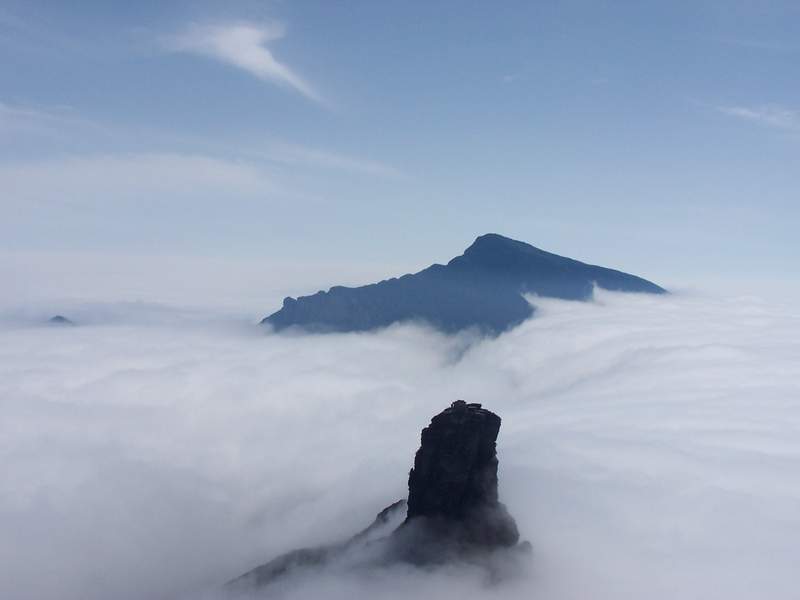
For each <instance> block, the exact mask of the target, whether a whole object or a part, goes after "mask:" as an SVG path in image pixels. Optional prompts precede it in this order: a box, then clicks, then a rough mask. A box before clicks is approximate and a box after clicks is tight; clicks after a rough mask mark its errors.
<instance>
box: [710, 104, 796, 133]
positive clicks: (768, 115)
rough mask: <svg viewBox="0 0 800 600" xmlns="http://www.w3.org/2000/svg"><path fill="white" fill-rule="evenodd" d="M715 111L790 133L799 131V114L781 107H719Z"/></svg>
mask: <svg viewBox="0 0 800 600" xmlns="http://www.w3.org/2000/svg"><path fill="white" fill-rule="evenodd" d="M717 110H719V111H720V112H721V113H723V114H725V115H728V116H730V117H736V118H738V119H744V120H746V121H752V122H754V123H759V124H761V125H766V126H769V127H774V128H776V129H783V130H785V131H792V132H797V131H800V112H798V111H796V110H792V109H789V108H785V107H782V106H777V105H765V106H759V107H745V106H720V107H718V108H717Z"/></svg>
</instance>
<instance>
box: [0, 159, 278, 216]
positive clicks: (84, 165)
mask: <svg viewBox="0 0 800 600" xmlns="http://www.w3.org/2000/svg"><path fill="white" fill-rule="evenodd" d="M0 189H3V190H4V193H3V195H2V197H0V206H2V207H5V208H10V207H32V206H33V207H36V206H59V205H91V204H98V203H99V204H102V205H107V206H113V205H114V204H120V203H126V202H150V203H167V204H168V203H170V202H175V203H177V202H191V201H192V199H193V198H195V199H199V198H206V197H208V196H209V195H213V194H214V193H216V194H224V196H220V197H224V198H226V199H230V198H231V197H235V196H236V195H239V196H241V195H246V196H254V195H258V194H266V193H269V192H272V191H274V185H273V184H272V182H271V181H270V178H269V177H268V176H267V174H266V173H265V172H264V171H263V170H262V169H259V168H258V167H256V166H254V165H252V164H248V163H244V162H235V161H230V160H222V159H217V158H211V157H208V156H199V155H186V154H175V153H140V154H122V155H114V154H112V155H98V156H77V157H67V158H57V159H50V160H43V161H27V162H20V163H5V164H2V165H0Z"/></svg>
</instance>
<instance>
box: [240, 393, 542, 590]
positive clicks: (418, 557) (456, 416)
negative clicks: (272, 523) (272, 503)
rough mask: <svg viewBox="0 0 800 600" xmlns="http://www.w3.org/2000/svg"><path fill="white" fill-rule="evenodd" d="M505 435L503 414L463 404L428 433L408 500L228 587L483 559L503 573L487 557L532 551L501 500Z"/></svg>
mask: <svg viewBox="0 0 800 600" xmlns="http://www.w3.org/2000/svg"><path fill="white" fill-rule="evenodd" d="M499 431H500V417H498V416H497V415H496V414H494V413H493V412H490V411H488V410H486V409H484V408H481V405H480V404H467V403H466V402H464V401H462V400H457V401H456V402H454V403H453V404H452V405H451V406H450V408H447V409H445V410H444V411H442V412H441V413H439V414H438V415H436V416H435V417H433V419H432V420H431V423H430V425H428V426H427V427H425V428H424V429H423V430H422V436H421V437H422V442H421V445H420V448H419V450H418V451H417V454H416V456H415V458H414V468H413V469H412V470H411V472H410V474H409V480H408V491H409V495H408V502H406V501H405V500H399V501H398V502H395V503H394V504H392V505H390V506H388V507H387V508H385V509H384V510H382V511H381V512H380V513H379V514H378V516H377V517H376V519H375V521H374V522H373V523H372V525H370V526H369V527H368V528H366V529H365V530H364V531H362V532H360V533H358V534H356V535H354V536H353V537H351V538H350V539H348V540H346V541H344V542H340V543H337V544H332V545H328V546H320V547H316V548H303V549H300V550H295V551H292V552H289V553H287V554H284V555H282V556H279V557H277V558H275V559H273V560H271V561H269V562H268V563H266V564H264V565H261V566H260V567H256V568H255V569H253V570H251V571H249V572H247V573H245V574H244V575H242V576H241V577H238V578H236V579H234V580H233V581H231V582H230V583H228V584H227V586H226V589H228V590H229V591H231V592H239V591H246V590H247V589H249V588H252V587H261V586H265V585H268V584H271V583H273V582H275V581H277V580H279V579H282V578H283V577H284V576H286V575H289V574H291V573H294V572H297V571H304V572H310V571H316V570H319V569H323V568H325V569H329V568H344V569H352V568H359V569H363V568H369V567H377V566H386V565H390V564H392V563H411V564H416V565H426V566H431V565H437V564H442V563H446V562H449V561H462V560H463V561H467V562H470V561H471V562H477V563H481V561H483V563H482V564H483V566H488V568H489V569H490V570H491V571H497V568H496V567H497V564H498V561H495V560H491V561H490V560H483V559H485V558H487V557H491V558H492V559H494V558H496V557H495V556H494V554H496V553H497V552H502V551H504V550H506V549H512V550H516V549H519V550H522V551H526V550H527V549H528V548H529V547H530V545H529V544H528V543H527V542H524V543H523V544H518V541H519V533H518V531H517V526H516V523H515V522H514V519H513V518H512V517H511V515H509V514H508V512H507V511H506V508H505V506H503V504H501V503H500V502H499V501H498V491H497V483H498V482H497V466H498V461H497V453H496V440H497V435H498V432H499ZM403 516H405V519H404V520H403ZM499 562H503V561H499ZM495 574H496V573H493V576H494V575H495Z"/></svg>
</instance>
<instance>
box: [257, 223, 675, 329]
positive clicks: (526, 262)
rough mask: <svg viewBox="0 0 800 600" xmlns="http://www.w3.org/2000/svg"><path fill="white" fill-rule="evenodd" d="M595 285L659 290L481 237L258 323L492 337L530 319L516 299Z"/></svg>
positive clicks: (301, 301) (573, 296)
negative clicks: (440, 260)
mask: <svg viewBox="0 0 800 600" xmlns="http://www.w3.org/2000/svg"><path fill="white" fill-rule="evenodd" d="M595 284H596V285H598V286H599V287H601V288H604V289H607V290H615V291H623V292H644V293H651V294H663V293H665V292H666V290H664V289H663V288H661V287H659V286H657V285H656V284H654V283H651V282H650V281H647V280H646V279H642V278H641V277H636V276H635V275H629V274H628V273H623V272H621V271H615V270H613V269H607V268H605V267H597V266H594V265H588V264H585V263H582V262H579V261H577V260H573V259H571V258H565V257H563V256H558V255H557V254H551V253H550V252H545V251H544V250H540V249H538V248H535V247H534V246H531V245H530V244H526V243H524V242H518V241H516V240H512V239H509V238H506V237H503V236H501V235H498V234H496V233H489V234H486V235H482V236H480V237H479V238H478V239H476V240H475V242H474V243H473V244H472V245H471V246H470V247H469V248H467V249H466V250H465V251H464V254H462V255H461V256H458V257H456V258H454V259H452V260H451V261H450V262H448V263H447V264H446V265H439V264H435V265H431V266H430V267H428V268H427V269H423V270H422V271H420V272H419V273H414V274H410V275H403V276H402V277H398V278H392V279H387V280H385V281H381V282H380V283H373V284H370V285H365V286H361V287H356V288H348V287H342V286H336V287H332V288H331V289H330V290H329V291H327V292H322V291H320V292H317V293H316V294H314V295H312V296H301V297H299V298H297V299H294V298H286V299H285V300H284V301H283V308H281V309H280V310H279V311H277V312H275V313H273V314H271V315H270V316H268V317H266V318H265V319H264V320H263V321H261V323H262V324H269V325H272V327H274V328H275V329H276V330H281V329H285V328H287V327H293V326H297V327H301V328H303V329H307V330H311V331H366V330H370V329H376V328H379V327H385V326H387V325H391V324H392V323H396V322H398V321H411V320H417V321H424V322H427V323H429V324H430V325H433V326H434V327H436V328H438V329H440V330H442V331H445V332H455V331H459V330H461V329H466V328H469V327H477V328H478V329H480V330H481V331H484V332H487V333H500V332H502V331H505V330H507V329H510V328H511V327H514V326H515V325H517V324H519V323H520V322H522V321H524V320H525V319H527V318H528V317H530V316H531V315H532V314H533V308H532V307H531V305H530V304H528V302H527V301H526V300H525V298H524V297H523V294H537V295H539V296H547V297H551V298H563V299H567V300H587V299H589V298H590V297H591V295H592V289H593V286H594V285H595Z"/></svg>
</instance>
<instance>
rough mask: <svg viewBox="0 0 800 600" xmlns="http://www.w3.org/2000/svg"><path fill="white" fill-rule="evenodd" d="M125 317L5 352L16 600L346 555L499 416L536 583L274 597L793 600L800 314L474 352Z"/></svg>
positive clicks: (607, 301) (369, 582)
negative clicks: (414, 484)
mask: <svg viewBox="0 0 800 600" xmlns="http://www.w3.org/2000/svg"><path fill="white" fill-rule="evenodd" d="M118 316H119V315H118ZM118 316H117V317H115V319H114V320H112V321H109V322H108V324H107V325H102V319H95V321H94V322H95V325H92V326H86V327H77V328H66V329H62V328H56V329H52V328H47V327H40V326H36V327H31V326H28V327H21V326H20V325H19V324H17V325H15V326H14V327H5V328H4V329H2V330H0V336H2V339H0V403H2V410H3V415H4V418H3V419H2V420H1V421H0V439H2V442H3V443H2V444H0V461H2V464H3V465H4V475H3V478H2V479H0V486H1V487H0V530H2V531H3V532H4V535H3V536H2V538H0V560H2V564H3V565H4V571H3V574H2V575H0V595H2V596H4V597H15V598H17V599H19V600H28V599H32V598H36V599H37V600H48V599H49V598H59V599H60V600H72V599H74V598H82V599H84V600H86V599H88V600H93V599H94V598H109V597H113V598H117V599H119V600H126V599H128V598H131V599H132V598H137V599H138V598H143V597H146V598H166V597H175V596H179V595H191V594H192V593H193V592H194V591H195V590H197V589H200V588H204V587H206V586H212V585H213V584H215V583H217V582H221V581H224V580H226V579H227V578H229V577H231V576H234V575H236V574H238V573H241V572H242V571H244V570H246V569H248V568H251V567H252V566H254V565H256V564H258V563H259V562H263V561H265V560H267V559H269V558H270V557H272V556H274V555H275V554H277V553H280V552H283V551H286V550H288V549H291V548H295V547H298V546H303V545H308V544H318V543H324V542H328V541H332V540H335V539H338V538H341V537H344V536H346V535H348V534H350V533H352V532H354V531H356V530H358V529H359V528H361V527H363V526H364V525H366V524H368V522H369V521H370V520H371V518H372V516H373V515H374V514H375V513H376V512H377V511H378V510H379V509H380V508H382V507H383V506H385V505H387V504H388V503H389V502H391V501H393V500H395V499H396V498H398V497H401V496H402V495H403V494H404V493H405V490H406V478H407V475H408V468H409V467H410V464H411V461H412V459H413V453H414V451H415V450H416V447H417V444H418V443H419V431H420V428H421V427H422V426H424V425H425V424H427V422H428V419H429V418H430V416H431V415H433V414H434V413H436V412H438V411H439V410H440V409H441V408H442V407H444V406H446V405H447V404H448V403H449V402H450V401H451V400H453V399H454V398H458V397H461V398H464V399H467V400H472V401H479V402H484V403H485V404H486V405H487V406H488V407H489V408H492V409H494V410H496V411H497V412H498V413H499V414H500V415H501V416H502V417H503V427H502V430H501V434H500V439H499V453H500V468H501V473H500V485H501V497H502V499H503V500H504V501H505V502H506V503H507V504H508V506H509V509H510V510H511V512H512V513H513V514H514V515H515V517H516V518H517V521H518V524H519V526H520V530H521V532H522V533H523V536H524V537H525V538H527V539H530V540H531V541H532V542H533V545H534V555H533V562H532V566H531V575H530V576H529V577H523V578H521V579H519V580H515V581H512V582H509V583H508V584H506V585H503V586H500V587H497V588H494V589H487V588H486V587H485V586H484V584H483V582H482V581H481V576H480V573H476V572H473V571H471V570H469V569H466V570H465V569H461V568H453V569H445V570H443V571H440V572H436V573H432V574H431V573H424V572H418V571H415V570H414V569H410V568H409V569H406V568H397V569H386V570H383V571H380V572H377V573H372V574H369V575H368V576H361V575H359V574H348V573H337V572H329V573H326V574H323V575H322V576H320V577H319V578H313V577H311V578H299V579H296V580H295V581H293V582H292V585H291V586H289V587H288V588H286V589H285V590H283V591H282V592H280V593H279V595H278V596H277V597H282V598H319V597H325V598H333V599H338V598H352V597H371V598H385V599H395V598H396V599H400V598H408V597H409V595H414V596H418V597H442V598H451V597H458V598H464V599H468V598H482V597H492V598H526V599H530V598H542V599H546V600H577V599H582V598H587V597H596V598H603V599H604V600H622V599H625V600H628V599H630V600H633V599H636V600H639V599H641V598H645V597H646V598H649V599H652V600H667V599H669V600H672V599H674V598H676V597H680V598H690V597H694V598H704V597H705V598H727V599H729V600H744V599H747V600H750V599H752V598H756V597H761V598H770V599H771V600H784V599H786V600H789V599H790V598H794V596H795V593H796V564H795V563H796V557H797V555H798V553H800V514H799V513H798V511H797V506H798V503H800V485H798V483H797V477H796V473H797V471H798V468H800V418H799V417H798V408H797V398H798V397H800V373H799V372H798V366H797V365H798V364H800V342H799V341H798V340H800V315H799V314H798V313H797V311H796V309H794V308H788V309H787V308H783V307H780V306H776V305H773V304H769V303H765V302H762V301H758V300H755V299H752V298H751V299H747V298H732V299H729V300H721V299H709V298H700V297H689V296H685V297H684V296H667V297H648V296H625V295H617V294H608V293H602V292H601V293H599V294H598V299H597V302H595V303H590V304H583V303H567V302H557V301H547V302H541V301H540V315H539V317H538V318H535V319H533V320H531V321H528V322H526V323H525V324H523V325H522V326H520V327H519V328H517V329H515V330H513V331H512V332H510V333H508V334H506V335H503V336H501V337H499V338H497V339H495V340H486V341H483V342H481V343H479V344H477V345H474V346H472V347H471V348H470V349H469V350H468V351H467V352H466V353H465V354H463V351H464V349H465V342H466V339H465V338H458V337H456V338H448V337H444V336H441V335H438V334H435V333H432V332H429V331H426V330H424V329H420V328H417V327H407V326H403V327H394V328H390V329H388V330H386V331H383V332H380V333H376V334H358V335H328V336H321V337H307V336H295V337H293V336H286V337H284V336H274V335H267V336H264V335H262V334H259V333H258V332H257V331H255V330H253V329H246V330H242V328H241V326H240V324H238V323H232V324H231V326H230V327H229V328H227V329H224V328H223V329H221V328H220V326H218V325H215V326H214V327H211V326H208V325H206V324H205V320H204V319H201V318H196V319H194V320H193V321H192V323H194V324H192V323H189V324H188V325H187V324H186V322H184V323H183V324H182V325H181V326H169V325H165V324H163V322H162V324H161V325H160V326H147V327H145V326H143V325H141V324H139V325H137V324H135V322H137V319H136V318H135V314H133V313H132V314H131V324H128V325H125V324H121V323H120V320H119V318H118ZM462 354H463V355H462ZM459 356H460V357H461V358H460V360H459V359H458V357H459ZM97 574H102V576H98V575H97ZM192 597H196V596H192Z"/></svg>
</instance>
